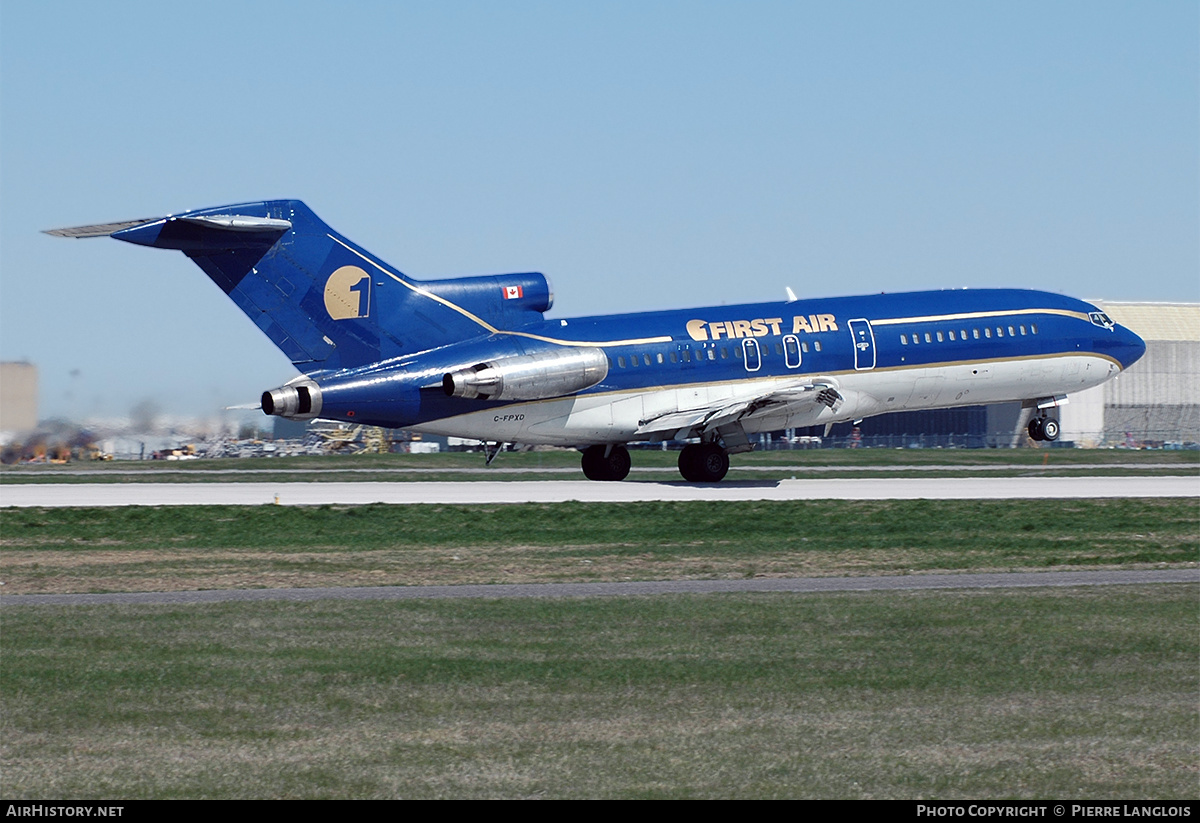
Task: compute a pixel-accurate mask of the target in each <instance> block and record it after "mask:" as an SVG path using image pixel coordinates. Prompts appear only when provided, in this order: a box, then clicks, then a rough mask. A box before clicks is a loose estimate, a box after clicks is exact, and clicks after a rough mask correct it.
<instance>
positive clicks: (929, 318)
mask: <svg viewBox="0 0 1200 823" xmlns="http://www.w3.org/2000/svg"><path fill="white" fill-rule="evenodd" d="M1019 314H1058V315H1061V316H1063V317H1074V318H1075V319H1077V320H1087V321H1088V322H1091V318H1089V317H1088V316H1087V315H1086V314H1084V313H1083V312H1081V311H1070V310H1069V309H1011V310H1009V311H976V312H964V313H962V314H930V315H926V316H925V317H892V318H889V319H887V320H872V321H870V322H871V325H872V326H899V325H900V324H902V323H933V322H938V321H947V320H978V319H980V318H983V317H1013V316H1016V315H1019Z"/></svg>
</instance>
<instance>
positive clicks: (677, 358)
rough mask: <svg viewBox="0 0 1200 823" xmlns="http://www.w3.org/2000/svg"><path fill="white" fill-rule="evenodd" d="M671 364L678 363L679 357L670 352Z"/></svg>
mask: <svg viewBox="0 0 1200 823" xmlns="http://www.w3.org/2000/svg"><path fill="white" fill-rule="evenodd" d="M671 362H672V363H678V362H679V355H678V354H676V353H675V352H671Z"/></svg>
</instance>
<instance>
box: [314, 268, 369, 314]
mask: <svg viewBox="0 0 1200 823" xmlns="http://www.w3.org/2000/svg"><path fill="white" fill-rule="evenodd" d="M325 311H327V312H329V316H330V317H332V318H333V319H334V320H348V319H351V318H355V317H368V316H369V315H370V314H371V277H370V275H368V274H367V273H366V272H365V271H363V270H362V269H360V268H359V267H358V266H342V267H341V268H340V269H338V270H337V271H335V272H334V273H333V274H331V275H329V279H328V280H326V281H325Z"/></svg>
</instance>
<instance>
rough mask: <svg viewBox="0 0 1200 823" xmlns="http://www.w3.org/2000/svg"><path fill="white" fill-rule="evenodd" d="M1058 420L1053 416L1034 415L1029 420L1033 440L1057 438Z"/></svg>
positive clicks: (1030, 434) (1030, 435)
mask: <svg viewBox="0 0 1200 823" xmlns="http://www.w3.org/2000/svg"><path fill="white" fill-rule="evenodd" d="M1058 433H1059V428H1058V421H1057V420H1055V419H1054V418H1053V417H1034V418H1032V419H1031V420H1030V421H1029V437H1030V439H1032V440H1050V441H1053V440H1057V439H1058Z"/></svg>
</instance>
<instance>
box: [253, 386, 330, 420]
mask: <svg viewBox="0 0 1200 823" xmlns="http://www.w3.org/2000/svg"><path fill="white" fill-rule="evenodd" d="M262 410H263V414H273V415H277V416H279V417H286V418H287V419H288V420H312V419H313V418H314V417H316V416H317V415H319V414H320V413H321V387H320V386H318V385H317V384H316V383H314V382H313V381H312V380H309V379H308V378H307V377H302V378H300V379H298V380H295V381H293V382H291V383H288V384H287V385H284V386H280V387H279V388H278V389H271V390H270V391H265V392H263V393H262Z"/></svg>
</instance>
